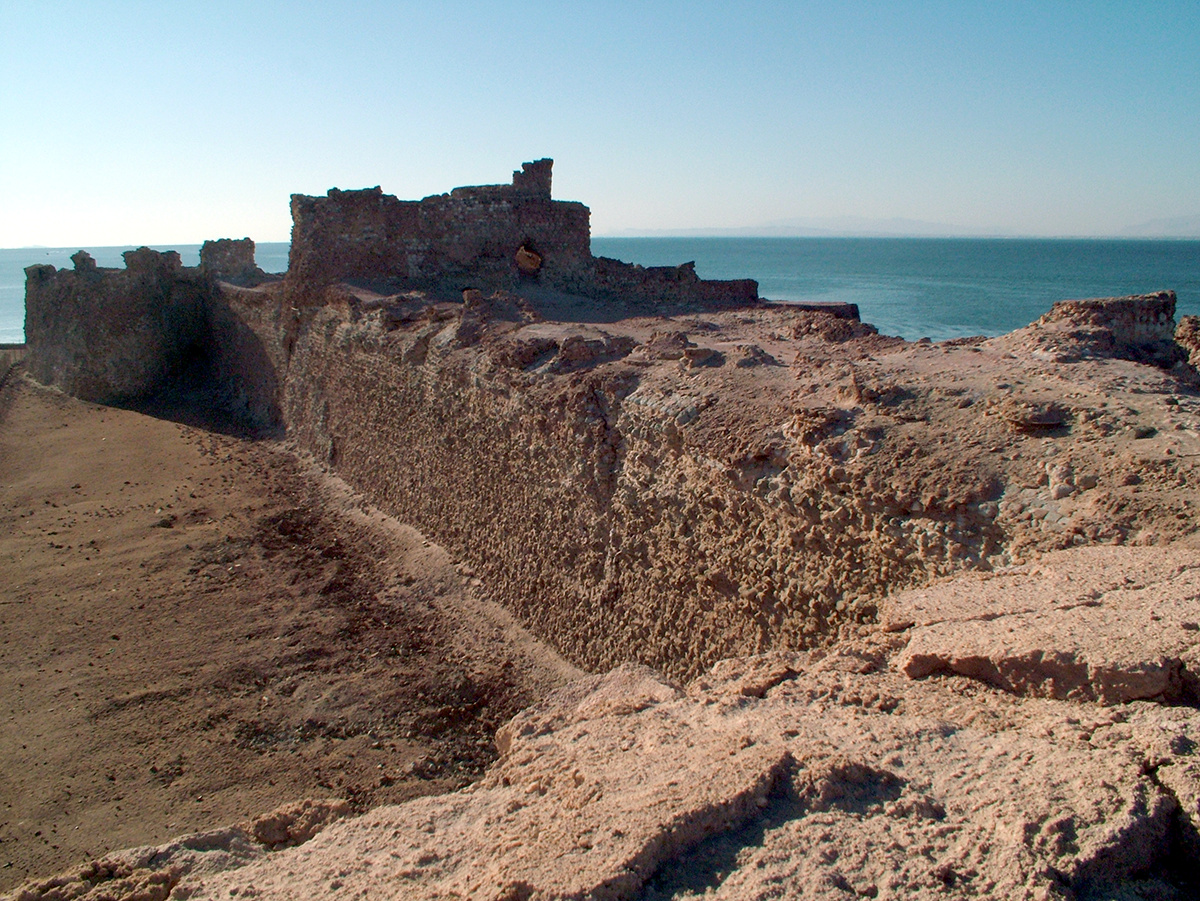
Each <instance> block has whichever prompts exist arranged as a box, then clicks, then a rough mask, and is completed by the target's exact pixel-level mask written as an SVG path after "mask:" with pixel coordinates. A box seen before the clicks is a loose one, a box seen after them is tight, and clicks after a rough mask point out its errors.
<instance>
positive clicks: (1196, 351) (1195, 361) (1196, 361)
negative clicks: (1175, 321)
mask: <svg viewBox="0 0 1200 901" xmlns="http://www.w3.org/2000/svg"><path fill="white" fill-rule="evenodd" d="M1175 343H1176V344H1178V345H1179V346H1180V347H1182V348H1183V349H1184V350H1186V351H1187V352H1188V362H1189V363H1190V364H1191V365H1192V366H1193V367H1200V316H1180V317H1179V325H1178V326H1176V328H1175Z"/></svg>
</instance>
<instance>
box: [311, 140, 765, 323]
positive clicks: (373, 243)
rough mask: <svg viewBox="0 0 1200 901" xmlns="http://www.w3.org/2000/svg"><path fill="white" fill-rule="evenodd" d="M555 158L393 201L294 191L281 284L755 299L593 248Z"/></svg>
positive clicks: (370, 192)
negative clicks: (560, 185)
mask: <svg viewBox="0 0 1200 901" xmlns="http://www.w3.org/2000/svg"><path fill="white" fill-rule="evenodd" d="M552 166H553V161H552V160H549V159H543V160H538V161H537V162H534V163H525V164H524V165H523V166H522V168H521V170H520V171H517V172H514V173H513V181H512V184H511V185H483V186H479V187H465V188H455V189H454V190H453V191H451V192H450V193H449V194H439V195H434V196H432V197H426V198H425V199H424V200H398V199H396V198H395V197H393V196H391V195H387V194H384V193H383V192H382V190H381V189H380V188H378V187H375V188H370V189H365V190H355V191H340V190H337V189H333V190H331V191H329V192H328V194H327V195H326V196H325V197H307V196H304V195H300V194H295V195H293V196H292V220H293V226H292V247H291V255H290V258H289V264H288V283H289V288H290V292H291V294H292V296H293V297H294V298H296V299H297V300H298V301H299V302H319V299H320V296H321V289H323V288H324V287H325V286H326V285H328V284H330V283H331V282H335V281H337V280H339V279H371V280H383V281H387V282H390V283H392V284H393V285H403V286H406V287H409V288H413V287H417V288H430V289H439V288H440V289H447V288H449V289H453V290H461V289H463V288H476V289H486V290H488V291H492V290H495V289H498V288H499V289H508V288H514V287H516V286H517V285H518V284H520V283H521V281H522V280H523V279H524V280H536V282H537V283H538V284H539V285H541V286H543V287H548V288H556V289H561V290H566V291H571V292H574V293H576V294H579V295H582V296H586V297H598V298H608V299H611V300H621V301H626V302H635V303H637V302H649V303H690V304H700V305H704V304H707V305H716V306H727V307H731V306H739V305H745V304H749V303H754V302H756V301H757V300H758V285H757V283H756V282H754V281H752V280H747V279H743V280H740V281H733V282H724V281H708V280H704V279H700V278H699V277H698V276H697V275H696V272H695V267H694V265H693V264H691V263H686V264H684V265H682V266H678V267H651V268H648V269H646V268H643V267H641V266H635V265H632V264H630V263H623V262H620V261H617V260H608V259H604V258H595V257H593V256H592V252H591V225H590V219H591V213H590V212H589V210H588V208H587V207H586V206H584V205H583V204H581V203H576V202H567V201H559V200H552V199H551V197H550V183H551V168H552Z"/></svg>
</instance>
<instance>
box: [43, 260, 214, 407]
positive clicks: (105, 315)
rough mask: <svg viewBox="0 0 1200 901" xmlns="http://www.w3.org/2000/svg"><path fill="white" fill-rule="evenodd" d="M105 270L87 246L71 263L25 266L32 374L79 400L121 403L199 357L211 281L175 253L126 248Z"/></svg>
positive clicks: (172, 378) (174, 376)
mask: <svg viewBox="0 0 1200 901" xmlns="http://www.w3.org/2000/svg"><path fill="white" fill-rule="evenodd" d="M124 257H125V268H124V269H109V268H101V267H98V266H97V265H96V261H95V260H94V259H92V257H91V256H90V255H89V254H88V253H87V252H86V251H83V250H80V251H79V252H78V253H76V254H75V255H74V256H72V257H71V261H72V262H73V263H74V264H75V268H74V269H56V268H55V267H53V266H48V265H38V266H29V267H28V268H26V270H25V340H26V343H27V345H28V348H29V354H28V357H27V358H26V365H27V367H28V369H29V372H30V374H31V375H32V376H33V377H34V378H35V379H37V380H38V381H40V382H42V383H43V384H46V385H55V386H57V387H59V388H61V389H62V390H63V391H66V392H67V393H68V394H73V395H75V396H76V397H80V398H83V399H84V400H90V401H97V402H102V403H107V402H114V401H116V402H119V401H124V400H128V399H132V398H137V397H143V396H146V395H149V394H152V393H154V392H156V391H158V390H160V389H162V388H163V387H164V386H166V385H168V384H172V383H176V382H178V380H179V379H180V378H181V376H182V373H183V371H184V370H185V369H186V368H187V367H188V366H189V364H190V363H191V362H193V361H194V360H196V359H197V358H198V357H200V356H202V355H203V351H202V349H201V348H202V346H203V345H204V344H205V343H206V336H207V329H208V315H209V312H208V307H209V301H210V298H211V297H212V295H213V282H212V281H211V279H210V278H209V277H208V276H207V275H205V274H204V273H203V272H201V271H200V270H199V269H198V268H189V267H185V266H184V265H183V264H182V263H181V262H180V258H179V254H178V253H176V252H175V251H168V252H166V253H159V252H157V251H155V250H151V249H150V248H148V247H141V248H138V249H137V250H129V251H126V252H125V254H124Z"/></svg>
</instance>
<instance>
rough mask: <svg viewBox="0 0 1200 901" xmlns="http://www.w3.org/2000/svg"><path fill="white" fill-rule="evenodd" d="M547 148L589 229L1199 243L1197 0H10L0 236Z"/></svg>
mask: <svg viewBox="0 0 1200 901" xmlns="http://www.w3.org/2000/svg"><path fill="white" fill-rule="evenodd" d="M542 156H552V157H554V159H555V182H554V189H555V196H556V197H559V198H561V199H571V200H582V201H584V202H585V203H587V204H588V205H589V206H590V207H591V209H592V226H593V233H594V234H596V235H603V234H614V233H621V232H627V231H630V230H632V231H656V230H681V229H694V228H746V227H757V226H762V225H766V224H769V223H777V222H781V221H782V222H792V223H801V224H804V223H807V224H810V225H811V224H820V223H826V224H828V223H829V222H831V221H835V220H840V221H842V222H845V221H849V220H850V219H853V218H855V217H857V218H858V219H862V220H881V219H884V220H886V219H894V218H902V219H909V220H918V221H921V222H932V223H939V224H943V225H946V226H949V227H954V228H956V229H962V230H966V231H972V230H973V231H984V232H990V233H1005V234H1008V233H1012V234H1034V235H1110V234H1118V233H1121V232H1122V231H1123V230H1125V229H1126V228H1128V227H1130V226H1136V225H1138V224H1140V223H1144V222H1148V221H1152V220H1167V219H1190V220H1192V221H1194V222H1196V223H1197V225H1196V231H1195V233H1200V4H1198V3H1196V2H1195V0H1190V2H1168V0H1163V2H1142V3H1071V2H1039V3H1022V2H1006V3H996V2H987V3H974V2H954V3H932V2H931V3H917V2H913V3H887V2H875V3H829V2H820V3H806V2H790V3H767V2H753V0H751V2H743V3H738V4H733V3H711V2H691V3H667V2H658V3H656V2H653V0H643V2H640V3H623V2H607V3H603V4H600V3H590V2H586V0H580V2H573V3H569V4H568V3H539V2H525V3H522V4H511V3H503V4H501V3H468V2H454V0H450V2H441V3H430V2H428V0H422V2H419V3H417V2H405V0H401V2H390V3H385V2H353V0H345V2H341V3H337V4H333V3H317V2H293V3H281V2H257V0H240V2H237V3H232V2H225V0H208V2H204V3H199V2H192V0H179V2H174V3H170V4H163V3H148V2H123V0H107V2H106V0H92V2H88V3H59V2H54V0H40V2H26V0H4V2H3V3H0V247H15V246H24V245H31V244H42V245H50V246H63V245H85V244H87V245H103V244H126V243H158V244H165V243H195V242H199V241H201V240H204V239H206V238H213V237H241V236H243V235H249V236H250V237H252V238H254V239H255V240H257V241H279V240H286V239H287V237H288V233H289V230H290V217H289V213H288V197H289V195H290V194H291V193H293V192H299V193H307V194H321V193H324V192H325V191H326V190H327V189H328V188H330V187H341V188H356V187H369V186H372V185H377V184H378V185H381V186H382V187H383V189H384V190H385V191H387V192H388V193H391V194H396V195H398V196H400V197H413V198H415V197H422V196H425V195H428V194H432V193H440V192H442V191H446V190H449V189H450V188H452V187H454V186H457V185H464V184H489V183H497V182H504V181H507V180H508V179H509V177H510V173H511V172H512V170H513V169H514V168H516V167H518V166H519V164H520V163H521V162H522V161H524V160H530V159H536V158H538V157H542Z"/></svg>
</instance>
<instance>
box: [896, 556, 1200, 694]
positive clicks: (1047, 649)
mask: <svg viewBox="0 0 1200 901" xmlns="http://www.w3.org/2000/svg"><path fill="white" fill-rule="evenodd" d="M884 622H885V626H886V627H887V628H891V629H901V628H909V627H911V632H910V633H909V634H910V638H909V642H908V646H907V647H906V648H905V650H904V652H903V653H902V654H901V656H900V666H901V667H902V668H903V670H904V672H905V673H907V674H908V675H909V676H911V677H913V678H922V677H925V676H929V675H931V674H935V673H945V672H953V673H958V674H961V675H964V676H970V677H972V678H976V679H980V680H982V681H985V682H988V683H990V684H992V685H996V686H997V687H1000V688H1003V689H1005V690H1007V691H1011V692H1014V693H1017V694H1022V695H1037V696H1044V697H1054V698H1071V699H1080V700H1096V701H1099V702H1100V703H1102V704H1120V703H1125V702H1128V701H1131V700H1135V699H1139V698H1145V699H1156V700H1161V701H1168V702H1169V701H1178V700H1180V699H1183V698H1187V699H1190V700H1191V701H1192V702H1193V703H1194V702H1195V701H1196V700H1197V699H1200V691H1198V689H1200V631H1197V630H1200V563H1196V564H1188V563H1185V562H1181V558H1180V553H1179V551H1178V550H1173V549H1162V548H1153V549H1151V548H1119V549H1118V548H1085V549H1080V550H1078V551H1073V552H1070V553H1066V552H1060V553H1058V554H1054V555H1049V556H1047V557H1046V558H1044V559H1043V560H1042V561H1040V562H1039V563H1038V564H1036V565H1032V566H1030V567H1026V568H1024V569H1020V570H1017V571H1014V572H1009V573H1005V574H1002V575H997V576H993V577H991V578H987V577H974V578H972V577H968V578H966V579H963V580H959V581H957V582H951V583H949V584H947V585H942V586H934V587H931V588H927V589H921V590H917V591H910V592H905V593H902V594H900V595H897V596H894V597H892V598H889V599H888V601H887V604H886V605H885V612H884Z"/></svg>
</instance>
